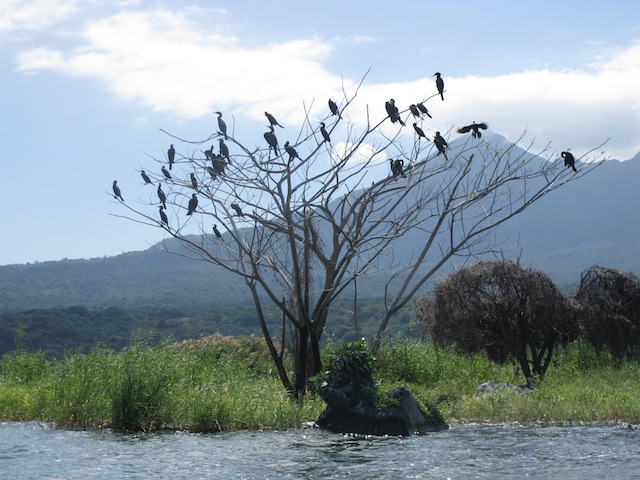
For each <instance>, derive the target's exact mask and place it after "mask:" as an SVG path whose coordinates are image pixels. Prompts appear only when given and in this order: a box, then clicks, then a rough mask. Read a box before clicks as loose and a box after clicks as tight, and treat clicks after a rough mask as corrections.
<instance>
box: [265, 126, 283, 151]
mask: <svg viewBox="0 0 640 480" xmlns="http://www.w3.org/2000/svg"><path fill="white" fill-rule="evenodd" d="M264 139H265V140H266V141H267V143H268V144H269V150H271V149H272V148H273V151H274V152H275V154H276V155H280V150H279V149H278V139H277V137H276V134H275V133H274V131H273V125H269V131H268V132H265V134H264Z"/></svg>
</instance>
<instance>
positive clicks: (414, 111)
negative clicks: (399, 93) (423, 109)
mask: <svg viewBox="0 0 640 480" xmlns="http://www.w3.org/2000/svg"><path fill="white" fill-rule="evenodd" d="M409 110H410V111H411V113H412V114H413V116H414V117H418V118H420V110H418V107H417V106H416V105H414V104H411V105H409Z"/></svg>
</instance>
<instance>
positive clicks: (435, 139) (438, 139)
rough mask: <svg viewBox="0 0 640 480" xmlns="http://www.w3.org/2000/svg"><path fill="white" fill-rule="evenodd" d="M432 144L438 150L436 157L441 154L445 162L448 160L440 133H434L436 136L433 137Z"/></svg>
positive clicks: (444, 142)
mask: <svg viewBox="0 0 640 480" xmlns="http://www.w3.org/2000/svg"><path fill="white" fill-rule="evenodd" d="M433 143H434V144H435V146H436V148H437V149H438V155H440V154H441V153H442V154H443V155H444V158H446V159H447V160H449V158H448V157H447V152H446V149H447V141H446V140H445V139H444V138H443V137H442V135H440V132H436V136H435V137H433Z"/></svg>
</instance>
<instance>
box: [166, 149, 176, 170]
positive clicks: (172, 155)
mask: <svg viewBox="0 0 640 480" xmlns="http://www.w3.org/2000/svg"><path fill="white" fill-rule="evenodd" d="M167 157H169V170H171V167H172V166H173V161H174V160H175V158H176V149H175V148H173V144H171V146H170V147H169V150H167Z"/></svg>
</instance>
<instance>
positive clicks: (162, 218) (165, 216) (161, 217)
mask: <svg viewBox="0 0 640 480" xmlns="http://www.w3.org/2000/svg"><path fill="white" fill-rule="evenodd" d="M159 210H160V220H161V221H162V223H164V224H165V225H169V219H168V218H167V214H166V213H164V210H162V205H160V207H159Z"/></svg>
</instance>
